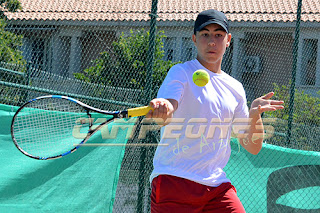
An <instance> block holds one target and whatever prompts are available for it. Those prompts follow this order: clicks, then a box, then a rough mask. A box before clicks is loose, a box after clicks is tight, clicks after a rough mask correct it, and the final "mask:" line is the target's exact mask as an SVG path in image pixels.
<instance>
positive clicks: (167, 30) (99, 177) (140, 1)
mask: <svg viewBox="0 0 320 213" xmlns="http://www.w3.org/2000/svg"><path fill="white" fill-rule="evenodd" d="M3 2H4V3H3ZM6 2H7V1H2V3H1V14H0V40H1V42H0V104H1V119H0V146H1V149H0V154H1V155H0V164H1V168H2V172H1V174H0V177H1V178H0V187H1V188H0V196H1V198H0V211H1V212H21V211H23V212H26V211H33V210H34V211H35V212H43V211H49V212H50V211H55V210H56V209H57V210H58V211H61V212H70V211H74V212H111V211H112V212H121V213H122V212H138V213H140V212H150V192H151V189H150V183H149V176H150V173H151V171H152V169H153V166H152V159H153V155H154V152H155V149H156V146H155V145H156V144H157V143H158V142H159V139H160V134H159V130H158V128H157V127H155V126H154V125H152V124H150V123H146V122H145V121H144V120H143V119H142V118H141V119H137V121H136V123H135V124H136V127H137V128H135V130H134V131H133V132H132V134H130V137H128V135H126V131H128V129H121V128H120V129H121V130H120V129H119V132H117V133H116V134H115V133H114V135H113V136H114V137H113V138H112V139H111V138H109V139H105V138H103V134H105V132H102V133H101V132H99V133H98V134H97V135H96V136H95V137H93V138H91V139H90V141H89V143H92V144H95V145H94V146H87V147H81V148H80V149H79V150H78V151H77V152H75V153H73V154H71V155H70V156H66V157H65V158H61V159H58V160H54V161H35V160H33V159H29V158H27V157H25V156H24V155H22V154H21V153H20V152H19V151H18V150H17V149H16V148H15V147H14V144H13V143H12V141H11V137H10V122H11V119H12V116H13V112H14V111H15V110H16V109H17V107H19V106H21V105H22V104H23V103H25V102H26V101H28V100H30V99H33V98H35V97H38V96H43V95H48V94H55V95H67V96H71V97H73V98H76V99H78V100H80V101H82V102H84V103H86V104H88V105H90V106H93V107H96V108H101V109H105V110H122V109H126V108H131V107H137V106H141V105H147V104H148V102H149V101H150V100H151V99H152V98H154V97H156V94H157V91H158V88H159V87H160V85H161V83H162V81H163V79H164V77H165V76H166V74H167V72H168V70H169V69H170V67H172V66H173V65H175V64H177V63H183V62H185V61H188V60H193V59H195V58H196V56H197V50H196V47H195V45H194V43H193V42H192V39H191V38H192V34H193V25H194V21H195V18H196V16H197V14H198V13H199V12H200V11H203V10H207V9H217V10H221V11H223V12H224V13H225V14H226V16H227V17H228V19H229V20H230V33H231V34H232V41H231V44H230V46H229V47H228V48H227V50H226V53H225V55H224V58H223V61H222V70H223V71H224V72H226V73H227V74H229V75H231V76H233V77H234V78H236V79H237V80H239V81H240V82H241V83H242V84H243V86H244V88H245V91H246V95H247V99H248V106H250V104H251V102H252V101H253V100H254V99H255V98H257V97H260V96H262V95H264V94H266V93H267V92H270V91H274V92H275V96H274V99H280V100H284V101H285V104H284V106H285V109H283V110H279V111H276V112H268V113H264V114H263V120H264V124H265V131H266V138H265V140H264V145H263V149H262V151H261V153H259V154H258V155H257V156H252V155H250V154H248V153H246V151H244V150H242V148H240V150H239V147H238V145H237V142H236V141H235V140H232V142H231V144H232V148H233V149H232V156H231V159H230V162H229V164H228V165H227V168H226V172H227V175H228V177H229V178H230V179H231V180H232V182H233V184H234V185H235V186H236V187H237V190H238V195H239V197H240V199H241V201H242V202H243V204H244V206H245V208H246V210H247V212H249V213H250V212H252V213H256V212H281V213H282V212H318V211H319V209H320V207H319V197H320V196H319V187H320V184H319V179H320V176H319V165H320V162H319V158H320V157H319V152H320V143H319V141H320V127H319V125H320V116H319V115H320V93H319V88H320V41H319V38H320V3H319V1H318V0H304V1H302V0H280V1H263V0H243V1H228V2H226V1H222V0H217V1H205V0H200V1H192V0H191V1H173V0H135V1H117V0H111V1H107V0H90V1H89V0H50V1H49V0H48V1H22V0H21V1H20V3H19V1H10V2H11V3H9V4H8V3H6ZM17 8H18V9H17ZM141 129H142V130H148V131H141ZM141 132H144V133H145V134H141ZM123 140H124V141H125V146H124V144H123V145H121V146H120V145H115V146H114V147H113V146H104V145H99V143H103V144H104V143H115V144H116V143H118V142H119V141H122V142H123ZM97 143H98V144H97Z"/></svg>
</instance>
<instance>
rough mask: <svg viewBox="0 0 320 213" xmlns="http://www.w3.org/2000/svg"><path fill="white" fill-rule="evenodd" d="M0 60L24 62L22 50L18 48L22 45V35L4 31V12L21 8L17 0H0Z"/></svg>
mask: <svg viewBox="0 0 320 213" xmlns="http://www.w3.org/2000/svg"><path fill="white" fill-rule="evenodd" d="M0 6H1V8H2V9H1V11H0V61H1V62H6V63H13V64H20V65H22V64H25V60H23V56H22V52H21V51H20V50H19V48H20V46H22V36H19V35H16V34H14V33H12V32H9V31H6V29H5V27H6V25H7V24H6V21H5V19H6V16H5V14H4V12H6V11H8V12H16V11H17V10H18V9H21V4H20V2H19V1H18V0H0Z"/></svg>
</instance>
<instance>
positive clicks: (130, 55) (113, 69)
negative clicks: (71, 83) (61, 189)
mask: <svg viewBox="0 0 320 213" xmlns="http://www.w3.org/2000/svg"><path fill="white" fill-rule="evenodd" d="M164 37H165V35H164V32H162V31H161V32H158V34H157V35H156V39H155V43H156V44H155V52H154V63H153V75H152V77H153V85H152V86H153V87H154V88H157V87H159V86H160V85H161V83H162V81H163V79H164V78H165V76H166V74H167V72H168V70H169V69H170V68H171V67H172V66H173V65H174V64H175V63H173V62H171V61H165V60H163V58H164V50H163V38H164ZM149 56H150V55H149V32H147V31H146V30H144V29H142V30H137V31H133V30H131V31H130V33H129V35H125V34H124V33H122V34H121V36H120V37H119V39H118V40H117V41H114V42H113V43H112V50H111V51H108V52H102V53H100V56H99V58H97V59H96V60H95V61H94V63H95V65H94V66H92V67H90V68H88V69H85V70H84V72H82V73H76V74H75V75H74V76H75V77H76V78H77V79H80V80H83V81H87V82H91V83H99V84H105V85H109V86H114V87H124V88H131V89H143V88H144V86H145V84H146V79H147V76H146V75H147V64H148V60H150V59H149ZM155 90H157V89H155Z"/></svg>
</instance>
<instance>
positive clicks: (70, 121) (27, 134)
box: [13, 98, 88, 157]
mask: <svg viewBox="0 0 320 213" xmlns="http://www.w3.org/2000/svg"><path fill="white" fill-rule="evenodd" d="M85 119H88V115H87V113H86V111H85V110H84V109H83V107H81V106H79V105H77V104H76V103H74V102H71V101H68V100H65V99H57V98H53V99H39V100H36V101H34V102H31V103H30V104H28V105H27V106H26V107H25V108H23V109H22V110H21V112H20V113H19V114H18V115H17V117H16V119H15V121H14V126H13V130H14V136H15V140H16V143H17V145H18V146H19V147H20V148H21V149H22V150H24V151H25V152H27V153H28V154H30V155H32V156H36V157H53V156H56V155H60V154H63V153H64V152H68V151H69V150H71V149H72V148H73V147H74V146H75V144H79V143H80V142H81V141H82V140H83V138H84V137H82V138H81V137H79V134H78V136H77V137H74V132H75V130H76V129H78V130H79V131H80V129H81V130H82V132H83V134H85V133H86V132H87V130H88V125H87V124H80V122H79V120H85ZM79 126H80V127H81V128H79ZM79 131H78V133H80V132H79ZM83 134H82V135H83Z"/></svg>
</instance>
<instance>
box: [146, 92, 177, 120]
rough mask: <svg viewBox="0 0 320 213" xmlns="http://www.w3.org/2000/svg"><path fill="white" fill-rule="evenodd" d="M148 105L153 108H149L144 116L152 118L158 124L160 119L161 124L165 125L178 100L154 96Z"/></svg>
mask: <svg viewBox="0 0 320 213" xmlns="http://www.w3.org/2000/svg"><path fill="white" fill-rule="evenodd" d="M149 105H150V106H151V107H152V108H153V109H154V110H153V111H152V110H150V112H149V113H148V114H147V115H146V117H147V118H154V119H155V121H156V122H157V123H158V124H160V121H162V124H163V125H166V124H168V123H169V120H170V118H172V116H173V112H174V111H175V110H176V109H177V107H178V102H177V101H176V100H174V99H164V98H155V99H153V100H152V101H150V104H149Z"/></svg>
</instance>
